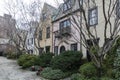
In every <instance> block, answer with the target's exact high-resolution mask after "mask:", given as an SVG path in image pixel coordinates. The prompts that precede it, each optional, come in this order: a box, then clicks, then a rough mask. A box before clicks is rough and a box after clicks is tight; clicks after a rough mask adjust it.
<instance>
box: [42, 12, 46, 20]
mask: <svg viewBox="0 0 120 80" xmlns="http://www.w3.org/2000/svg"><path fill="white" fill-rule="evenodd" d="M46 16H47V14H46V13H42V20H43V21H44V20H45V19H46V18H47V17H46Z"/></svg>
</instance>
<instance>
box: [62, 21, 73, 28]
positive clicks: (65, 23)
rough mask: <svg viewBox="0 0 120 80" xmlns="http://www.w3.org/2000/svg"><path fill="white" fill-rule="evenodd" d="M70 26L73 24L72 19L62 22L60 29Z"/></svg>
mask: <svg viewBox="0 0 120 80" xmlns="http://www.w3.org/2000/svg"><path fill="white" fill-rule="evenodd" d="M70 26H71V22H70V19H67V20H64V21H62V22H60V29H64V28H66V27H70Z"/></svg>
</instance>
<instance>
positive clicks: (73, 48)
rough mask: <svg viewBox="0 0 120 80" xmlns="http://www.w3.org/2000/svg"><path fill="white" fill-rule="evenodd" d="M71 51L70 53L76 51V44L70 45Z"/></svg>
mask: <svg viewBox="0 0 120 80" xmlns="http://www.w3.org/2000/svg"><path fill="white" fill-rule="evenodd" d="M71 50H72V51H77V43H75V44H71Z"/></svg>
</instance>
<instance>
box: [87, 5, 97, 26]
mask: <svg viewBox="0 0 120 80" xmlns="http://www.w3.org/2000/svg"><path fill="white" fill-rule="evenodd" d="M88 18H89V20H88V22H89V25H90V26H93V25H97V24H98V8H97V7H95V8H92V9H90V10H89V12H88Z"/></svg>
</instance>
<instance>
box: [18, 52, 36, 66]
mask: <svg viewBox="0 0 120 80" xmlns="http://www.w3.org/2000/svg"><path fill="white" fill-rule="evenodd" d="M36 58H37V56H35V55H29V54H23V55H21V56H20V57H19V59H18V61H17V62H18V64H19V65H20V66H22V68H29V67H31V66H33V65H35V61H36Z"/></svg>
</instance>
